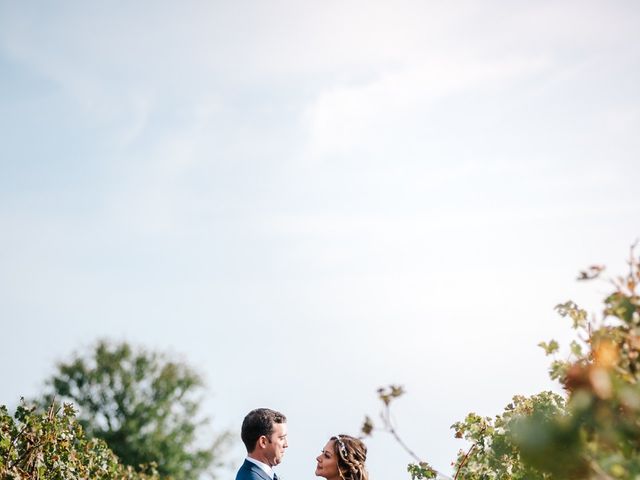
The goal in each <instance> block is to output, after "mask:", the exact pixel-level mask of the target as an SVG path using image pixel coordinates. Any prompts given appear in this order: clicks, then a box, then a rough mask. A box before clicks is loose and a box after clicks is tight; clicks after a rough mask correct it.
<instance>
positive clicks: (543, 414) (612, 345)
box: [362, 247, 640, 480]
mask: <svg viewBox="0 0 640 480" xmlns="http://www.w3.org/2000/svg"><path fill="white" fill-rule="evenodd" d="M603 270H604V267H602V266H599V265H596V266H592V267H590V268H589V269H587V270H586V271H584V272H581V273H580V275H579V277H578V280H593V279H595V278H598V277H599V275H600V274H601V273H602V271H603ZM612 283H613V287H614V291H613V292H612V293H611V294H609V295H608V296H606V298H605V299H604V310H603V314H602V315H601V318H600V320H596V319H595V318H593V319H591V320H589V318H588V315H587V312H586V311H585V310H583V309H581V308H580V307H579V306H578V305H576V304H575V303H574V302H572V301H568V302H565V303H563V304H560V305H558V306H556V310H557V311H558V313H559V314H560V315H561V316H562V317H567V318H569V319H570V320H571V322H572V327H573V329H574V330H575V331H576V334H577V335H576V337H577V338H576V339H575V340H573V341H572V342H571V343H570V345H569V356H568V357H567V358H560V357H559V355H560V345H559V344H558V342H557V341H555V340H550V341H549V342H541V343H540V344H539V346H540V347H541V348H542V349H543V350H544V351H545V353H546V354H547V355H549V356H552V362H551V365H550V368H549V374H550V376H551V378H552V379H555V380H558V381H559V382H560V383H561V385H562V386H563V388H564V390H565V392H566V399H564V398H562V397H560V396H559V395H556V394H554V393H551V392H542V393H540V394H538V395H534V396H532V397H529V398H525V397H522V396H515V397H513V402H512V403H510V404H509V405H507V407H506V408H505V410H504V412H503V413H502V414H501V415H497V416H496V417H495V419H491V418H488V417H480V416H478V415H476V414H473V413H471V414H469V415H467V417H466V418H465V419H464V421H462V422H457V423H455V424H454V425H453V426H452V428H453V429H454V430H455V436H456V437H457V438H462V439H465V440H467V441H469V442H471V448H470V449H469V450H468V451H466V452H464V451H460V452H459V454H458V457H457V460H456V462H455V472H456V473H455V477H454V478H455V479H456V480H492V479H515V480H518V479H532V480H538V479H539V480H571V479H587V480H613V479H640V382H639V380H640V294H639V293H638V288H639V284H640V259H638V258H636V257H635V256H634V248H633V247H632V249H631V255H630V259H629V271H628V273H627V274H626V275H624V276H620V277H617V278H616V279H614V280H613V281H612ZM403 392H404V391H403V389H402V388H401V387H397V386H391V387H390V388H389V389H379V390H378V395H379V398H380V400H381V402H382V404H383V410H382V413H381V418H382V421H383V427H384V428H383V429H382V430H384V431H387V432H389V433H391V434H392V435H394V437H396V440H398V441H400V439H399V437H398V436H397V432H395V429H394V428H393V425H391V424H390V423H387V421H388V419H390V415H389V404H390V402H391V401H392V400H393V399H395V398H397V397H398V396H400V395H401V394H402V393H403ZM374 430H375V426H374V424H373V422H372V421H371V419H370V418H369V417H367V418H366V419H365V423H364V425H363V428H362V431H363V433H364V434H365V435H370V434H371V433H372V432H373V431H374ZM400 443H401V445H403V447H405V449H406V450H407V451H408V452H409V453H411V454H412V456H413V457H414V459H416V461H417V462H418V463H417V464H416V463H413V464H410V465H409V472H410V474H411V477H412V479H414V480H415V479H416V478H418V479H421V478H435V476H436V472H435V471H433V469H431V468H430V467H428V464H426V463H423V462H422V461H421V460H420V459H419V458H418V457H417V456H416V455H415V454H413V452H412V451H411V450H410V449H409V448H408V447H406V445H404V444H403V443H402V442H401V441H400ZM421 465H424V466H426V467H427V468H426V469H424V470H421Z"/></svg>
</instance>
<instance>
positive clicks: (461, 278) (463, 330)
mask: <svg viewBox="0 0 640 480" xmlns="http://www.w3.org/2000/svg"><path fill="white" fill-rule="evenodd" d="M639 24H640V6H639V5H638V4H637V3H636V2H632V1H615V2H596V1H565V0H559V1H558V0H555V1H544V0H543V1H535V2H533V1H532V2H526V1H525V2H506V1H487V2H471V1H464V0H462V1H458V2H444V1H409V0H396V1H393V2H389V1H386V2H385V1H376V0H367V1H359V0H354V1H333V0H326V1H322V2H313V1H304V2H300V1H296V2H294V1H267V0H264V1H258V0H238V1H234V2H221V1H183V2H150V1H140V2H124V1H113V2H108V3H107V2H102V3H100V2H81V1H78V2H73V1H63V2H56V3H55V4H52V3H50V2H28V3H26V2H13V1H6V0H0V112H1V114H0V152H1V154H0V328H1V330H2V336H1V343H2V348H1V349H0V376H1V378H2V385H0V404H7V405H10V406H15V405H16V403H17V402H18V399H19V398H20V396H27V397H29V396H33V395H37V394H38V392H40V391H41V390H42V386H43V382H44V381H45V379H46V378H47V377H48V376H49V375H51V374H52V373H53V371H54V368H55V364H56V362H59V361H64V360H67V359H69V358H70V357H71V355H72V354H73V353H74V352H86V351H87V349H88V348H90V346H91V345H93V344H94V343H95V342H96V341H97V340H98V339H102V338H106V339H110V340H112V341H123V340H126V341H129V342H131V343H132V344H134V345H137V346H141V347H145V348H151V349H156V350H159V351H165V352H169V353H170V354H171V355H174V356H175V357H176V358H180V359H181V360H183V361H184V362H186V363H188V364H190V365H192V366H193V367H194V368H196V369H197V370H198V371H199V372H200V373H201V375H202V376H203V377H204V378H205V380H206V382H207V384H208V390H207V393H206V396H205V399H204V402H203V410H204V412H205V413H206V414H207V415H209V416H211V417H212V418H213V423H212V431H211V432H210V433H211V435H214V434H215V432H219V431H222V430H225V429H229V430H231V431H232V432H233V433H234V445H233V447H232V448H231V449H230V451H229V452H228V454H227V457H226V459H227V460H228V462H229V463H230V467H229V469H228V470H225V471H223V472H222V473H221V477H220V478H230V479H232V478H233V476H234V468H235V467H237V466H238V465H239V463H240V461H241V460H242V457H243V450H242V446H241V443H240V440H239V428H240V424H241V422H242V418H243V417H244V415H245V414H246V413H247V412H248V411H249V410H251V409H253V408H255V407H259V406H268V407H271V408H275V409H277V410H280V411H282V412H284V413H285V414H286V415H287V417H288V419H289V422H288V425H289V445H290V446H289V449H288V451H287V455H286V457H285V460H284V461H283V463H282V464H281V465H280V466H279V467H278V474H279V476H280V477H281V478H283V479H284V480H292V479H294V478H295V479H297V480H302V479H305V478H306V479H309V480H310V479H311V478H313V475H314V469H315V456H316V455H317V454H318V452H319V451H320V450H321V449H322V447H323V446H324V444H325V442H326V440H327V439H328V438H329V437H330V436H332V435H334V434H337V433H348V434H358V432H359V428H360V425H361V422H362V419H363V417H364V415H365V414H368V415H370V416H372V417H373V418H374V419H375V418H376V416H377V412H378V411H379V402H378V400H377V398H376V393H375V392H376V389H377V388H378V387H379V386H384V385H389V384H392V383H394V384H400V385H403V386H404V387H405V389H406V391H407V394H406V395H405V396H404V397H402V398H400V399H398V400H397V402H396V405H395V406H394V418H395V420H396V422H397V428H398V431H399V432H400V434H401V435H402V436H403V438H404V440H405V441H406V443H408V444H409V445H411V446H412V448H413V449H414V450H415V451H416V452H417V453H418V454H419V455H421V456H422V457H423V458H424V459H425V460H427V461H429V462H430V463H431V464H432V465H434V466H435V467H436V468H437V469H438V470H440V471H442V472H444V473H446V474H451V473H452V472H451V467H450V462H451V461H453V460H454V458H455V455H456V452H457V451H458V449H460V448H466V447H467V445H466V444H465V443H464V442H462V441H460V440H456V439H454V438H453V431H452V430H450V428H449V427H450V425H451V424H453V423H454V422H456V421H458V420H461V419H462V418H464V416H465V415H466V413H468V412H472V411H473V412H477V413H480V414H482V415H488V416H492V415H495V414H498V413H500V412H501V411H502V409H503V407H504V406H505V405H506V404H507V403H509V401H510V399H511V396H512V395H515V394H526V395H530V394H534V393H537V392H539V391H542V390H545V389H555V390H556V391H558V387H557V386H556V385H555V384H553V383H552V382H551V381H550V380H549V379H548V376H547V367H548V364H549V360H548V359H547V358H545V357H544V354H543V352H542V350H541V349H540V348H539V347H537V343H538V342H540V341H542V340H549V339H550V338H557V339H558V340H561V341H564V342H565V343H567V342H568V341H569V340H570V339H571V338H573V337H572V333H571V331H570V328H569V327H570V325H569V322H568V321H566V320H564V319H561V318H560V317H559V316H558V315H557V314H556V313H555V312H554V309H553V307H554V306H555V305H556V304H558V303H559V302H564V301H566V300H568V299H573V300H575V301H577V302H578V303H579V304H580V305H582V306H583V307H585V308H586V309H587V310H588V311H589V312H593V313H594V314H598V313H599V312H600V310H601V306H600V305H601V300H602V298H604V295H605V294H606V293H607V292H608V291H609V290H610V285H608V284H607V283H606V282H599V283H598V282H596V283H587V284H584V283H578V282H576V281H575V278H576V276H577V274H578V271H579V270H581V269H584V268H586V267H588V266H589V265H592V264H605V265H607V267H608V270H607V272H609V274H610V275H615V274H619V273H622V272H623V271H624V268H625V260H626V258H627V257H628V252H629V246H630V245H631V244H632V243H633V242H634V241H635V240H636V239H638V238H639V237H640V222H639V221H638V219H640V189H638V185H639V184H640V183H639V182H640V163H639V162H638V153H639V151H640V135H638V132H639V131H640V94H639V91H638V85H640V30H639V29H638V28H637V26H638V25H639ZM367 445H368V447H369V456H368V460H367V463H368V466H369V470H370V473H371V480H383V479H390V478H394V479H398V478H408V476H407V474H406V470H405V467H406V464H407V463H408V462H409V461H410V460H411V459H410V458H409V457H408V456H407V455H406V453H405V452H403V451H402V449H401V448H400V447H399V446H398V445H397V444H396V443H395V442H394V441H393V440H392V439H391V438H390V437H389V436H385V435H384V433H383V432H378V433H376V434H375V435H374V437H373V438H371V439H368V440H367Z"/></svg>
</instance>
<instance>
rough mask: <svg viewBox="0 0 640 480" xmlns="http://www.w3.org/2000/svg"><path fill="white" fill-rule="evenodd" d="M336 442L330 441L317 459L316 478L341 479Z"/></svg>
mask: <svg viewBox="0 0 640 480" xmlns="http://www.w3.org/2000/svg"><path fill="white" fill-rule="evenodd" d="M334 443H335V440H329V441H328V442H327V444H326V445H325V446H324V448H323V449H322V452H320V455H318V456H317V457H316V462H318V464H317V465H316V476H318V477H324V478H326V479H328V480H333V479H336V478H340V474H339V473H338V457H337V456H336V453H335V445H334Z"/></svg>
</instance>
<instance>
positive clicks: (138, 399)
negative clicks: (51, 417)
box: [42, 341, 228, 480]
mask: <svg viewBox="0 0 640 480" xmlns="http://www.w3.org/2000/svg"><path fill="white" fill-rule="evenodd" d="M202 389H203V382H202V380H201V378H200V376H198V375H197V374H196V373H195V372H194V371H193V370H192V369H191V368H189V367H188V366H187V365H185V364H184V363H181V362H177V361H173V360H171V359H169V358H168V357H167V356H166V355H164V354H160V353H157V352H152V351H148V350H145V349H142V348H137V349H134V348H132V347H131V346H130V345H129V344H128V343H118V344H112V343H109V342H107V341H100V342H98V343H97V344H96V345H95V347H94V348H93V349H91V350H90V351H89V352H88V353H87V354H86V355H78V354H76V355H75V356H74V358H72V360H71V361H70V362H68V363H64V362H63V363H60V364H58V366H57V371H56V373H55V374H54V375H53V377H52V378H51V379H50V380H48V381H47V389H46V393H45V395H44V399H43V402H42V403H43V405H49V404H51V403H52V401H53V400H54V399H55V400H56V401H61V402H70V403H72V404H74V405H75V407H76V408H77V409H78V421H79V423H80V424H81V425H82V427H83V428H84V429H85V431H86V433H87V435H88V437H90V438H99V439H102V440H104V441H105V442H106V443H107V445H108V446H109V448H110V449H111V450H113V452H114V453H115V454H116V455H117V456H118V457H119V458H120V460H121V461H122V463H124V464H125V465H130V466H132V467H134V468H136V469H138V468H141V467H140V466H141V465H148V464H152V463H153V464H155V465H156V466H157V471H158V473H159V475H160V476H161V478H172V479H175V480H182V479H193V478H197V477H198V476H199V475H200V474H201V473H205V472H206V473H210V474H211V475H213V467H214V466H215V464H216V463H219V457H220V455H221V448H222V447H223V446H224V445H225V444H226V443H227V439H228V433H222V434H220V435H217V437H216V438H215V439H214V440H213V442H211V443H210V444H209V445H208V446H206V447H202V445H200V443H199V442H200V441H202V439H201V438H199V435H198V434H199V432H201V427H202V426H203V425H204V424H206V423H207V422H208V419H206V418H203V417H201V416H200V415H199V410H200V402H201V391H202Z"/></svg>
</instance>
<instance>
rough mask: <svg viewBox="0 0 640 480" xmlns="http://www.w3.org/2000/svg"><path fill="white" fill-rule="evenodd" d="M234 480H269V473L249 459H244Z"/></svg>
mask: <svg viewBox="0 0 640 480" xmlns="http://www.w3.org/2000/svg"><path fill="white" fill-rule="evenodd" d="M236 480H271V479H270V478H269V475H267V474H266V472H265V471H264V470H262V469H261V468H260V467H259V466H257V465H256V464H255V463H251V462H250V461H249V460H245V461H244V463H243V464H242V466H241V467H240V470H238V473H237V474H236Z"/></svg>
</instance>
